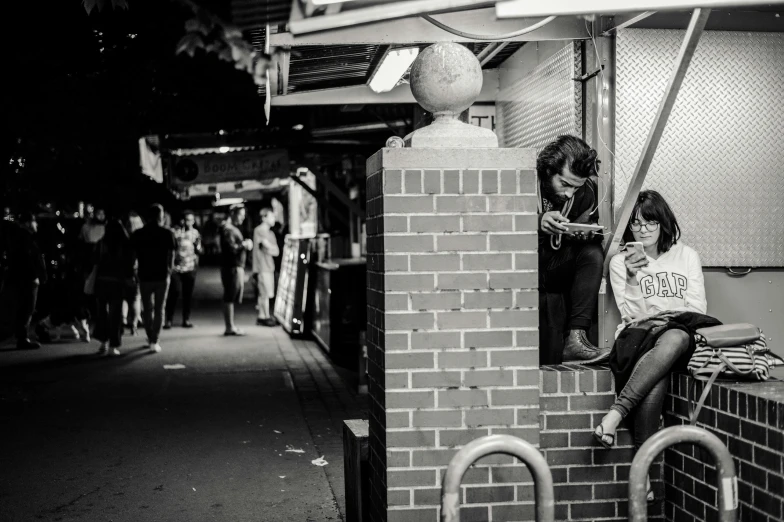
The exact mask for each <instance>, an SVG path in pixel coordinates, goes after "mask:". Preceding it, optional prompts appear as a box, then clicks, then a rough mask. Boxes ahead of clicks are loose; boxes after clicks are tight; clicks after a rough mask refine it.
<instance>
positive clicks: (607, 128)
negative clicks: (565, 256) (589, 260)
mask: <svg viewBox="0 0 784 522" xmlns="http://www.w3.org/2000/svg"><path fill="white" fill-rule="evenodd" d="M598 28H599V24H598V23H596V22H595V23H594V25H593V29H592V31H591V34H593V35H596V33H597V29H598ZM594 41H595V42H596V43H597V44H598V46H599V48H598V49H594V52H595V55H594V56H598V58H599V62H600V63H599V67H601V74H599V75H598V76H597V77H596V78H597V80H596V110H597V112H598V117H597V120H598V121H597V123H596V134H595V144H594V146H595V148H596V150H597V151H598V152H599V160H600V161H601V163H600V172H599V185H598V188H599V194H601V196H600V198H601V199H600V201H599V203H598V205H599V222H600V223H601V224H603V225H604V226H605V227H606V229H607V230H614V227H615V222H614V220H613V196H614V194H615V186H614V183H613V180H614V179H615V169H616V165H615V88H616V86H615V71H616V59H615V57H616V55H615V34H608V35H605V36H602V37H600V38H598V39H596V38H594ZM611 237H612V236H610V235H606V236H605V237H604V239H603V242H602V244H603V246H604V247H605V249H606V248H607V245H608V244H609V243H610V239H611ZM609 291H610V289H609V288H608V285H607V272H604V273H603V274H602V285H601V288H600V289H599V303H598V306H597V311H598V313H599V318H598V327H599V332H598V341H599V345H600V346H602V347H609V346H610V345H612V340H613V339H614V332H613V330H614V325H610V324H608V321H607V318H608V317H609V307H610V306H612V302H611V301H612V299H611V295H610V294H609V293H608V292H609Z"/></svg>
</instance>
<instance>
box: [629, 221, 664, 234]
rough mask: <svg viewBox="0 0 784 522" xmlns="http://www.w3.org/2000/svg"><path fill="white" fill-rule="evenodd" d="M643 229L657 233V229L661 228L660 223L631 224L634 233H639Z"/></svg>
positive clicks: (630, 227) (634, 222) (635, 222)
mask: <svg viewBox="0 0 784 522" xmlns="http://www.w3.org/2000/svg"><path fill="white" fill-rule="evenodd" d="M643 228H644V229H645V230H648V231H650V232H653V231H655V230H656V229H658V228H659V222H658V221H648V222H647V223H640V222H639V221H632V222H631V223H630V224H629V230H631V231H632V232H639V231H640V230H642V229H643Z"/></svg>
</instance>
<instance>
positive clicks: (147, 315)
mask: <svg viewBox="0 0 784 522" xmlns="http://www.w3.org/2000/svg"><path fill="white" fill-rule="evenodd" d="M164 218H165V216H164V212H163V207H162V206H160V205H157V204H156V205H153V206H152V207H151V208H150V215H149V218H148V219H147V224H146V225H144V227H143V228H141V229H140V230H137V231H136V232H134V234H133V238H132V239H133V245H134V248H135V249H136V255H137V256H138V259H139V287H140V290H141V294H142V320H143V321H144V329H145V330H146V331H147V340H148V342H149V343H150V344H149V346H150V351H151V352H155V353H157V352H160V351H161V345H160V344H159V343H158V337H159V336H160V335H161V328H162V327H163V315H164V314H163V312H164V307H165V306H166V295H167V293H168V291H169V281H170V278H171V273H172V269H173V268H174V253H175V252H176V251H177V239H176V238H175V237H174V232H172V231H171V229H170V228H166V227H165V226H163V224H164Z"/></svg>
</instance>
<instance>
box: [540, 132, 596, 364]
mask: <svg viewBox="0 0 784 522" xmlns="http://www.w3.org/2000/svg"><path fill="white" fill-rule="evenodd" d="M596 156H597V154H596V151H595V150H593V149H591V147H589V146H588V144H587V143H585V142H584V141H583V140H581V139H580V138H576V137H574V136H559V137H558V138H557V139H556V140H555V141H553V142H552V143H549V144H548V145H547V146H546V147H545V148H544V149H543V150H542V152H541V153H540V154H539V156H538V157H537V160H536V173H537V176H538V178H539V187H538V188H539V202H538V203H539V292H540V314H543V315H540V317H542V320H540V324H541V326H540V328H542V331H543V332H542V348H541V350H542V351H541V352H540V361H541V363H542V364H557V363H560V362H562V361H563V362H567V361H573V362H581V363H583V364H586V363H591V364H593V363H599V362H604V361H606V360H607V358H608V356H609V354H610V349H609V348H604V349H602V348H597V347H596V346H593V345H592V344H591V343H590V341H589V340H588V337H587V333H586V332H587V331H588V330H589V329H590V327H591V323H592V320H593V318H594V316H595V315H596V303H597V296H598V293H599V286H600V284H601V280H602V264H603V261H604V254H603V252H602V246H601V236H599V235H594V234H593V233H588V234H587V235H586V234H574V235H572V234H568V231H567V229H566V227H564V225H563V223H569V222H572V223H583V224H597V223H598V220H599V212H598V207H597V199H598V198H597V184H596V181H595V180H593V179H591V178H592V177H594V176H596V169H597V168H598V164H599V161H598V160H597V159H596ZM547 294H561V295H563V299H564V300H565V304H566V306H565V310H564V308H563V307H562V306H561V307H559V306H551V304H552V303H548V302H547V300H546V296H547ZM558 303H561V301H560V300H559V301H558ZM564 313H565V315H566V317H558V316H559V315H564ZM554 316H555V317H554ZM564 321H565V328H563V329H562V330H560V329H559V330H558V331H556V332H552V327H553V325H560V324H562V322H564ZM545 325H550V329H549V331H547V328H546V327H545ZM556 328H560V327H558V326H556ZM548 337H553V338H552V339H548ZM564 338H565V339H564ZM562 340H563V344H562V343H561V341H562ZM561 346H563V357H560V355H561V354H560V353H558V352H559V350H560V349H561Z"/></svg>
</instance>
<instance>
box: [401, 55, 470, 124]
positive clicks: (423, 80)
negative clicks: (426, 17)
mask: <svg viewBox="0 0 784 522" xmlns="http://www.w3.org/2000/svg"><path fill="white" fill-rule="evenodd" d="M410 83H411V92H412V93H413V95H414V98H415V99H416V101H417V102H418V103H419V105H421V106H422V107H423V108H424V109H425V110H426V111H428V112H430V113H432V114H433V115H434V116H435V117H436V118H439V117H447V118H449V117H455V116H457V115H458V114H460V113H461V112H463V111H464V110H466V109H467V108H468V107H470V106H471V104H472V103H474V100H476V98H477V97H478V96H479V92H480V91H481V90H482V66H481V65H480V64H479V60H477V59H476V56H474V53H472V52H471V51H469V50H468V49H467V48H466V47H464V46H462V45H460V44H457V43H453V42H442V43H437V44H434V45H431V46H430V47H428V48H426V49H425V50H423V51H422V52H420V53H419V56H418V57H417V59H416V60H415V61H414V63H413V64H412V65H411V75H410Z"/></svg>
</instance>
